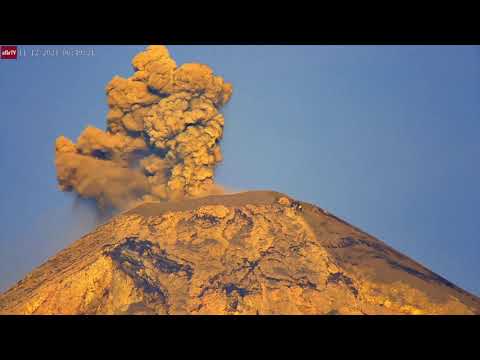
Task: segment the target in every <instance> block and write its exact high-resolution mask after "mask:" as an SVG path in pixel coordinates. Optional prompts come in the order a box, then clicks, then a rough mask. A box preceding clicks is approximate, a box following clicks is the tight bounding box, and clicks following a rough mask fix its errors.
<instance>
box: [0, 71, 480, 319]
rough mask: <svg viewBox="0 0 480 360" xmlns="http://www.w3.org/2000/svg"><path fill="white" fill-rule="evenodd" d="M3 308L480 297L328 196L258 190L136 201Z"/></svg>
mask: <svg viewBox="0 0 480 360" xmlns="http://www.w3.org/2000/svg"><path fill="white" fill-rule="evenodd" d="M152 81H158V82H160V83H161V78H160V80H152ZM0 313H2V314H480V300H479V299H478V298H477V297H475V296H473V295H471V294H469V293H467V292H465V291H463V290H462V289H460V288H458V287H456V286H455V285H453V284H452V283H450V282H448V281H447V280H445V279H443V278H442V277H440V276H438V275H436V274H434V273H432V272H431V271H429V270H428V269H426V268H424V267H423V266H421V265H420V264H418V263H416V262H414V261H412V260H411V259H409V258H407V257H406V256H404V255H402V254H400V253H398V252H396V251H395V250H393V249H391V248H390V247H388V246H387V245H386V244H384V243H383V242H381V241H379V240H377V239H375V238H373V237H372V236H370V235H368V234H366V233H365V232H363V231H361V230H359V229H357V228H355V227H353V226H351V225H349V224H347V223H345V222H344V221H342V220H340V219H338V218H336V217H335V216H333V215H331V214H328V213H326V212H325V211H323V210H322V209H320V208H318V207H316V206H313V205H310V204H307V203H303V202H298V201H295V200H294V199H291V198H290V197H288V196H286V195H283V194H280V193H276V192H247V193H240V194H234V195H215V196H208V197H203V198H196V199H187V200H182V201H178V202H164V203H162V202H148V203H144V204H142V205H140V206H138V207H136V208H134V209H132V210H130V211H127V212H124V213H122V214H120V215H119V216H116V217H115V218H113V219H111V220H110V221H109V222H107V223H105V224H103V225H101V226H99V227H98V228H97V229H96V230H95V231H93V232H92V233H90V234H88V235H86V236H84V237H83V238H81V239H80V240H78V241H76V242H75V243H73V244H72V245H71V246H70V247H68V248H66V249H65V250H63V251H61V252H60V253H58V254H57V255H55V256H54V257H52V258H51V259H50V260H49V261H47V262H46V263H45V264H43V265H42V266H40V267H38V268H37V269H36V270H34V271H33V272H32V273H30V274H29V275H28V276H27V277H26V278H25V279H23V280H22V281H20V282H19V283H18V284H16V285H15V286H14V287H13V288H11V289H10V290H9V291H7V292H6V293H4V294H3V295H1V296H0Z"/></svg>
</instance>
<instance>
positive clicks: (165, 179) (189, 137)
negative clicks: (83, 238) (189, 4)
mask: <svg viewBox="0 0 480 360" xmlns="http://www.w3.org/2000/svg"><path fill="white" fill-rule="evenodd" d="M132 64H133V68H134V70H135V73H134V74H133V76H132V77H130V78H128V79H125V78H122V77H119V76H115V77H114V78H113V79H112V80H111V81H110V83H109V84H108V85H107V87H106V92H107V98H108V106H109V109H110V111H109V113H108V115H107V130H106V131H102V130H100V129H97V128H94V127H87V128H86V129H85V130H84V131H83V133H82V134H81V135H80V137H79V138H78V141H77V143H76V144H74V143H73V142H72V141H71V140H69V139H67V138H66V137H63V136H61V137H59V138H58V139H57V141H56V159H55V162H56V168H57V179H58V183H59V186H60V189H61V190H63V191H74V192H76V193H77V194H78V195H79V196H80V197H82V198H86V199H95V200H96V202H97V205H98V207H99V209H100V210H102V211H109V210H112V209H124V208H126V207H128V206H132V205H134V204H135V203H137V202H141V201H148V200H157V201H162V200H165V201H168V200H176V199H182V198H185V197H197V196H203V195H207V194H212V193H219V192H221V187H219V186H218V185H216V184H215V182H214V169H215V166H216V165H217V164H218V163H219V162H220V161H221V160H222V154H221V150H220V145H219V141H220V139H221V138H222V135H223V126H224V118H223V116H222V114H221V113H219V109H220V108H221V107H222V106H223V105H224V104H226V103H227V102H228V100H229V99H230V97H231V95H232V86H231V84H229V83H226V82H224V80H223V79H222V78H221V77H220V76H215V75H214V74H213V71H212V69H210V68H209V67H208V66H207V65H201V64H184V65H182V66H180V67H177V65H176V63H175V61H174V60H173V59H172V58H171V57H170V54H169V52H168V50H167V48H166V47H164V46H149V47H148V48H147V49H146V50H145V51H144V52H141V53H139V54H138V55H136V56H135V57H134V59H133V61H132Z"/></svg>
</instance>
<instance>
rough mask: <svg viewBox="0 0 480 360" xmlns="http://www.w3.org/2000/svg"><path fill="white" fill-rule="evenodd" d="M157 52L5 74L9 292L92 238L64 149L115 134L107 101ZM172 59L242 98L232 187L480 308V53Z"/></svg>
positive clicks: (228, 171) (300, 50) (235, 114)
mask: <svg viewBox="0 0 480 360" xmlns="http://www.w3.org/2000/svg"><path fill="white" fill-rule="evenodd" d="M33 48H41V49H46V48H58V49H62V48H64V47H63V46H56V47H52V46H40V47H38V46H36V47H32V46H28V47H25V49H27V50H31V49H33ZM81 48H83V49H89V48H92V47H88V46H87V47H85V46H83V47H81ZM143 48H144V46H96V47H94V49H95V55H94V56H93V57H76V58H73V57H62V56H59V57H45V58H32V57H28V58H22V59H19V60H17V61H6V60H0V109H1V116H0V118H1V122H0V169H1V174H2V176H1V177H0V189H1V201H0V228H1V230H2V231H1V233H0V290H4V289H5V288H6V287H8V286H10V285H12V284H13V283H14V282H15V281H17V280H19V279H21V278H22V277H23V276H24V275H25V274H26V273H27V272H29V271H30V270H32V268H33V267H35V266H37V265H39V264H40V263H42V262H43V261H45V260H46V259H47V258H48V257H50V256H52V255H53V254H54V253H55V252H57V251H58V250H60V249H62V248H64V247H65V246H66V245H67V244H69V243H71V242H72V240H74V239H75V238H78V237H79V236H81V235H82V234H83V233H85V232H87V231H89V230H90V228H91V226H93V217H92V216H91V215H90V213H89V212H88V211H85V207H84V205H81V206H80V207H77V208H75V209H74V208H73V204H74V201H73V197H72V196H69V195H67V194H64V193H61V192H60V191H58V190H57V188H56V179H55V168H54V141H55V138H56V137H57V136H58V135H61V134H64V135H66V136H69V137H72V138H74V139H76V138H77V136H78V135H79V134H80V132H81V130H82V129H83V128H84V127H85V125H87V124H92V125H95V126H97V127H100V128H102V129H103V128H105V115H106V112H107V105H106V99H105V95H104V87H105V85H106V84H107V82H108V81H109V80H110V79H111V78H112V77H113V76H114V75H117V74H118V75H122V76H130V75H131V73H132V72H131V65H130V61H131V58H132V57H133V55H134V54H136V53H137V52H138V51H140V50H142V49H143ZM169 48H170V52H171V54H172V55H173V57H174V58H175V59H176V61H177V63H178V64H181V63H184V62H202V63H206V64H208V65H210V66H211V67H212V68H213V69H214V70H215V72H216V73H218V74H220V75H222V76H224V78H225V79H226V80H228V81H231V82H232V83H233V85H234V96H233V98H232V100H231V102H230V103H229V104H228V105H227V107H226V108H225V109H224V113H225V117H226V128H225V136H224V140H223V142H222V146H223V152H224V157H225V160H224V163H223V164H222V165H221V166H220V167H219V168H218V170H217V180H218V182H220V183H222V184H224V185H227V186H229V187H232V188H234V189H240V190H247V189H272V190H277V191H281V192H284V193H287V194H289V195H291V196H293V197H296V198H298V199H300V200H304V201H308V202H311V203H315V204H317V205H319V206H321V207H323V208H326V209H327V210H329V211H331V212H333V213H335V214H336V215H338V216H340V217H342V218H344V219H345V220H347V221H349V222H351V223H352V224H354V225H356V226H358V227H360V228H362V229H363V230H365V231H367V232H369V233H370V234H372V235H374V236H377V237H379V238H380V239H382V240H384V241H386V242H387V243H388V244H390V245H391V246H393V247H395V248H396V249H398V250H400V251H402V252H404V253H405V254H407V255H408V256H410V257H412V258H413V259H415V260H417V261H419V262H421V263H423V264H424V265H426V266H427V267H429V268H430V269H432V270H433V271H435V272H437V273H439V274H440V275H442V276H444V277H446V278H447V279H449V280H450V281H453V282H454V283H456V284H458V285H459V286H461V287H463V288H465V289H467V290H469V291H471V292H473V293H475V294H477V295H480V276H479V275H480V242H479V238H478V235H479V234H480V221H479V220H478V218H477V216H478V208H477V207H476V206H478V205H479V204H480V190H479V184H480V167H479V166H478V159H479V158H480V141H479V135H480V47H468V46H171V47H169ZM78 218H80V219H81V221H80V222H78V221H76V219H78Z"/></svg>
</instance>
